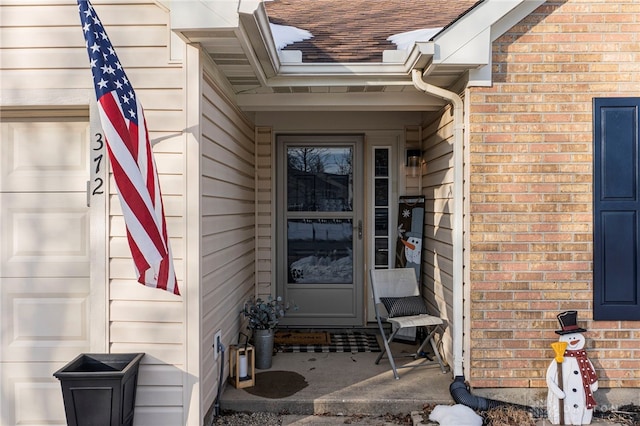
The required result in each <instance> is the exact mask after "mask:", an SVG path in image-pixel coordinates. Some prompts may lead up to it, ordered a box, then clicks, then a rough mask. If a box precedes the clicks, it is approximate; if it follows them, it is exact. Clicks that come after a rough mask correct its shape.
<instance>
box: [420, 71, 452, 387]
mask: <svg viewBox="0 0 640 426" xmlns="http://www.w3.org/2000/svg"><path fill="white" fill-rule="evenodd" d="M411 79H412V81H413V85H414V86H415V87H416V89H418V90H420V91H423V92H425V93H428V94H430V95H433V96H437V97H438V98H441V99H444V100H446V101H447V102H450V103H451V104H452V106H453V125H454V135H453V224H452V238H453V321H452V335H453V336H452V337H453V375H454V376H455V377H458V376H464V368H463V335H464V293H463V288H462V284H463V277H464V275H463V273H464V269H463V265H464V262H463V255H464V234H463V226H464V214H463V205H464V204H463V203H464V191H463V180H464V174H463V165H464V162H463V151H462V150H463V142H464V140H463V137H464V134H463V132H464V122H463V118H464V117H463V102H462V99H461V98H460V96H458V94H457V93H454V92H451V91H449V90H446V89H443V88H441V87H438V86H434V85H432V84H429V83H427V82H425V81H424V80H423V79H422V72H421V71H420V70H417V69H414V70H412V71H411Z"/></svg>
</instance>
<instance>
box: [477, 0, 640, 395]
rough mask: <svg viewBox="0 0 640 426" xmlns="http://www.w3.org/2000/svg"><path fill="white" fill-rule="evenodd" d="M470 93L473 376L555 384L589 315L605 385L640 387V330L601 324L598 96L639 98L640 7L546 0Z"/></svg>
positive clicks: (507, 383)
mask: <svg viewBox="0 0 640 426" xmlns="http://www.w3.org/2000/svg"><path fill="white" fill-rule="evenodd" d="M493 82H494V84H493V86H492V87H490V88H473V89H471V92H470V105H471V107H470V111H469V113H470V127H469V129H468V131H469V138H470V139H469V140H470V142H469V149H470V163H471V164H470V167H471V181H470V186H469V188H470V229H469V231H470V232H469V236H470V240H471V254H470V262H471V264H470V277H471V283H470V285H471V303H472V305H471V330H472V331H471V377H470V382H471V384H472V385H473V386H475V387H546V383H545V381H544V376H545V373H546V368H547V366H548V365H549V363H550V362H551V360H552V359H553V350H552V349H551V347H550V344H551V343H552V342H554V341H556V340H557V338H558V336H557V335H556V334H555V333H554V331H555V330H557V329H558V328H559V324H558V322H557V320H556V315H557V314H558V313H559V312H562V311H564V310H569V309H575V310H578V312H579V313H578V321H579V324H580V325H581V326H583V327H585V328H587V330H588V332H587V333H585V337H586V338H587V345H586V348H587V353H588V355H589V357H590V359H591V360H592V362H593V363H594V365H595V366H596V369H597V372H598V375H599V377H600V387H640V322H624V321H621V322H620V321H613V322H604V321H598V322H594V321H592V313H591V311H592V253H593V244H592V196H591V191H592V125H591V120H592V116H591V113H592V98H593V97H612V96H640V2H638V1H637V0H627V1H586V0H584V1H578V0H569V1H547V2H546V3H545V4H544V5H543V6H541V7H540V8H539V9H537V10H536V11H535V12H534V13H533V14H532V15H530V16H529V17H528V18H526V19H525V20H524V21H523V22H521V23H519V24H518V25H516V26H515V27H514V28H512V29H511V30H510V31H509V32H508V33H506V34H505V35H503V36H502V37H500V38H499V39H498V40H496V41H495V42H494V44H493Z"/></svg>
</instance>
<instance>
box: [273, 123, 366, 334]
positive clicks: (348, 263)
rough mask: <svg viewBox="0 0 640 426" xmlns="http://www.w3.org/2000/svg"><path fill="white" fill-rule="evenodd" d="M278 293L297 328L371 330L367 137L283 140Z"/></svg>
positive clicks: (291, 137) (280, 143)
mask: <svg viewBox="0 0 640 426" xmlns="http://www.w3.org/2000/svg"><path fill="white" fill-rule="evenodd" d="M277 146H278V162H279V163H278V165H279V167H278V173H279V175H278V183H279V186H278V189H279V190H278V200H279V205H278V207H279V208H278V256H276V262H277V265H278V267H277V273H276V275H277V285H276V288H277V294H278V295H280V296H282V297H283V298H284V299H285V301H287V302H288V303H291V304H295V306H297V309H295V310H289V311H288V312H287V315H286V317H285V318H284V320H283V321H282V324H283V325H289V326H317V327H332V326H360V325H363V323H364V319H363V281H364V280H363V274H362V271H363V255H362V252H363V247H364V246H363V229H362V226H363V225H362V210H363V209H362V205H363V195H364V194H363V192H364V191H363V190H362V188H363V182H362V171H361V168H360V167H359V165H361V164H362V147H363V137H362V136H361V135H341V136H338V135H330V136H309V135H283V136H279V137H278V139H277Z"/></svg>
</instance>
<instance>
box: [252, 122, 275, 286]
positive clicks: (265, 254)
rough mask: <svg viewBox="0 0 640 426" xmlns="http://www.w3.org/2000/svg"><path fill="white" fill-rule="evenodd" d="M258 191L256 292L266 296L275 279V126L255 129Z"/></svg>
mask: <svg viewBox="0 0 640 426" xmlns="http://www.w3.org/2000/svg"><path fill="white" fill-rule="evenodd" d="M256 146H257V150H258V155H257V159H256V162H257V164H256V169H257V179H258V188H257V189H258V191H257V210H258V211H257V217H256V221H257V223H256V232H257V239H258V240H257V253H256V256H257V265H256V271H257V276H256V293H257V294H258V296H261V297H267V296H269V295H270V294H271V290H272V288H271V283H272V281H273V279H272V278H273V273H274V271H273V245H274V243H273V229H274V226H273V221H274V216H273V214H272V206H273V203H274V200H273V197H274V193H273V187H274V182H273V169H272V164H273V162H274V159H273V130H272V129H271V128H270V127H259V128H257V129H256Z"/></svg>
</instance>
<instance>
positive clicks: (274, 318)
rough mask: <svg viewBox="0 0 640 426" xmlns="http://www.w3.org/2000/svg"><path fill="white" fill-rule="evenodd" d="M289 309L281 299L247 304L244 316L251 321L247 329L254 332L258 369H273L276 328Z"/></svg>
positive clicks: (259, 299)
mask: <svg viewBox="0 0 640 426" xmlns="http://www.w3.org/2000/svg"><path fill="white" fill-rule="evenodd" d="M288 309H289V305H288V304H285V303H284V302H283V301H282V298H281V297H277V298H275V299H274V298H273V297H271V296H269V297H268V299H267V300H264V299H262V298H259V297H258V298H253V299H251V300H248V301H246V302H245V304H244V307H243V308H242V314H243V315H244V316H245V318H247V319H248V320H249V322H248V324H247V327H249V329H250V330H251V331H252V334H253V344H254V346H255V348H256V360H255V366H256V368H260V369H264V368H271V358H272V356H273V339H274V333H275V329H276V327H278V323H279V322H280V318H282V317H283V316H284V314H285V311H287V310H288Z"/></svg>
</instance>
